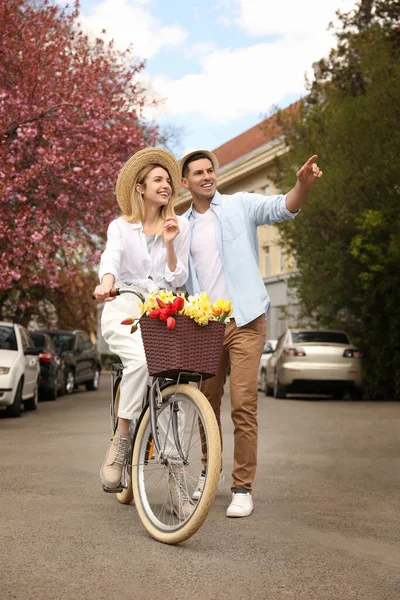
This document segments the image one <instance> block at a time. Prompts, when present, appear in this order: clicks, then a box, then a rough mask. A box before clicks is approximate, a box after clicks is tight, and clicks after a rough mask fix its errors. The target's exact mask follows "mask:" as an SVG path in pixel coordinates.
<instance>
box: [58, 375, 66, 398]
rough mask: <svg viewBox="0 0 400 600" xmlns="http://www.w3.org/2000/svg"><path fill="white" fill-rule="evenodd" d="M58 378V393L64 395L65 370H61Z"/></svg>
mask: <svg viewBox="0 0 400 600" xmlns="http://www.w3.org/2000/svg"><path fill="white" fill-rule="evenodd" d="M57 380H58V389H57V395H58V396H64V394H65V379H64V372H63V371H61V375H59V376H58V378H57Z"/></svg>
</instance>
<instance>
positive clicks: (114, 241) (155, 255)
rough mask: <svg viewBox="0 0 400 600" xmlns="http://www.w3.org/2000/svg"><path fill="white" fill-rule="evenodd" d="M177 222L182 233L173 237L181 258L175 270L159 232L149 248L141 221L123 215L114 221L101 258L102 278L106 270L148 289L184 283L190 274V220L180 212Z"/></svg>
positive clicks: (100, 274) (172, 287) (121, 280)
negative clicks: (131, 219)
mask: <svg viewBox="0 0 400 600" xmlns="http://www.w3.org/2000/svg"><path fill="white" fill-rule="evenodd" d="M178 224H179V234H178V235H177V236H176V238H175V240H174V248H175V252H176V256H177V259H178V260H177V265H176V269H175V271H171V270H170V269H169V268H168V265H167V250H166V248H165V245H164V240H163V238H162V237H160V236H156V238H155V240H154V243H153V244H152V246H151V248H150V251H149V250H148V248H147V243H146V236H145V234H144V233H143V227H142V223H128V222H127V221H125V220H124V219H121V218H120V219H115V220H114V221H111V223H110V225H109V227H108V230H107V245H106V249H105V250H104V252H103V254H102V255H101V260H100V268H99V278H100V282H101V280H102V278H103V276H104V275H105V274H106V273H111V274H112V275H114V277H115V281H118V282H121V283H123V284H135V285H137V286H139V287H141V288H143V289H145V290H148V291H149V292H152V291H153V290H155V289H156V288H159V289H168V290H175V289H176V288H178V287H181V286H182V285H184V284H185V283H186V280H187V278H188V261H189V245H190V231H189V221H187V219H185V218H184V217H181V216H178Z"/></svg>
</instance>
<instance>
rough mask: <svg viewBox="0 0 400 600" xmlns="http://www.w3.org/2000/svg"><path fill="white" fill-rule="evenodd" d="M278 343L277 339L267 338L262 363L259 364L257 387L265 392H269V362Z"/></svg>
mask: <svg viewBox="0 0 400 600" xmlns="http://www.w3.org/2000/svg"><path fill="white" fill-rule="evenodd" d="M276 344H277V340H267V341H266V342H265V344H264V349H263V353H262V355H261V358H260V364H259V365H258V375H257V387H258V389H259V390H261V391H262V392H265V393H267V362H268V361H269V359H270V358H271V356H272V354H273V352H274V350H275V348H276Z"/></svg>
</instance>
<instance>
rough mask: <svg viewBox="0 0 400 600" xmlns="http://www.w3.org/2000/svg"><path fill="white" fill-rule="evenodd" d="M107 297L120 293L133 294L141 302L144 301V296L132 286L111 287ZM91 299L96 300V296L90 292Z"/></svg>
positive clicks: (113, 296)
mask: <svg viewBox="0 0 400 600" xmlns="http://www.w3.org/2000/svg"><path fill="white" fill-rule="evenodd" d="M109 294H110V295H109V298H115V297H116V296H120V295H121V294H135V296H137V297H138V298H139V300H141V301H142V302H145V297H144V296H143V294H141V293H140V292H137V291H136V290H133V289H132V288H112V289H111V290H110V292H109ZM92 299H93V300H96V296H95V295H94V294H92Z"/></svg>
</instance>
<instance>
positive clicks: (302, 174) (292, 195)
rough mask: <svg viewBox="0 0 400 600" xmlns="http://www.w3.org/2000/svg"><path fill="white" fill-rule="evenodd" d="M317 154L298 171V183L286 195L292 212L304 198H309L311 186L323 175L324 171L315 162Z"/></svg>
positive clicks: (287, 204)
mask: <svg viewBox="0 0 400 600" xmlns="http://www.w3.org/2000/svg"><path fill="white" fill-rule="evenodd" d="M317 158H318V155H317V154H314V155H313V156H311V158H309V159H308V161H307V162H306V163H305V165H303V166H302V167H301V169H300V170H299V171H297V173H296V177H297V183H296V185H295V186H294V188H293V189H292V190H290V192H289V193H288V194H287V195H286V208H287V209H288V210H289V211H290V212H291V213H295V212H297V211H298V210H299V209H300V208H301V206H302V204H303V202H304V200H305V199H306V198H307V195H308V192H309V190H310V187H311V186H312V185H313V184H314V183H315V182H316V181H317V179H319V178H320V177H322V171H321V170H320V168H319V167H318V165H317V163H316V162H315V161H316V159H317Z"/></svg>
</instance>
